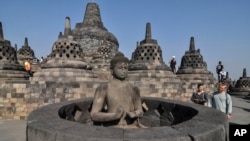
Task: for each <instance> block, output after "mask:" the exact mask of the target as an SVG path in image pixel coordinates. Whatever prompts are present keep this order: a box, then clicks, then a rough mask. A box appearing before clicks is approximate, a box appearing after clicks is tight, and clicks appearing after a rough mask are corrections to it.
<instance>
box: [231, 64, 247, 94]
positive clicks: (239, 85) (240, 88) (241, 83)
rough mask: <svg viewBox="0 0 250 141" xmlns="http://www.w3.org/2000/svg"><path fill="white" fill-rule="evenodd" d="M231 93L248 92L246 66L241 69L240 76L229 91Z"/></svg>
mask: <svg viewBox="0 0 250 141" xmlns="http://www.w3.org/2000/svg"><path fill="white" fill-rule="evenodd" d="M230 94H232V95H244V96H247V95H248V94H250V77H248V76H247V70H246V68H244V69H243V74H242V77H240V78H239V79H238V80H237V82H236V84H235V86H234V87H233V88H232V90H231V91H230Z"/></svg>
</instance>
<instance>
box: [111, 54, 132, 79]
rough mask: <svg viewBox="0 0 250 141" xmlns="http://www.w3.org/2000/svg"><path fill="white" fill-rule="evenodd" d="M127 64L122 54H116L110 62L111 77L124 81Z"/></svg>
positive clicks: (126, 59) (127, 61)
mask: <svg viewBox="0 0 250 141" xmlns="http://www.w3.org/2000/svg"><path fill="white" fill-rule="evenodd" d="M128 64H129V60H128V58H126V57H124V55H123V53H121V52H118V53H117V54H116V55H115V57H113V58H112V60H111V62H110V69H111V73H112V75H113V77H114V78H116V79H119V80H124V79H125V78H126V77H127V74H128Z"/></svg>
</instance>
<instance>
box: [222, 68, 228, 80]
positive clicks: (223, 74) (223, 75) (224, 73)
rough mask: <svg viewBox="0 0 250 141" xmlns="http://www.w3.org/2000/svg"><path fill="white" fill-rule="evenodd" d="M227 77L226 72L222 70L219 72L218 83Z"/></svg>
mask: <svg viewBox="0 0 250 141" xmlns="http://www.w3.org/2000/svg"><path fill="white" fill-rule="evenodd" d="M226 76H227V72H226V71H224V69H223V68H222V69H221V71H220V81H222V80H225V79H226Z"/></svg>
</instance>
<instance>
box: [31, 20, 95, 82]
mask: <svg viewBox="0 0 250 141" xmlns="http://www.w3.org/2000/svg"><path fill="white" fill-rule="evenodd" d="M71 33H72V32H71V28H70V18H69V17H66V19H65V29H64V34H63V35H62V34H59V37H58V40H57V41H56V42H55V43H54V44H53V47H52V52H51V53H50V55H49V57H48V58H47V61H46V62H45V63H43V64H41V68H42V69H41V71H38V72H36V73H35V74H34V76H33V80H35V81H39V80H45V81H84V80H89V79H91V78H96V77H97V76H96V74H94V73H93V72H92V71H91V70H89V69H90V68H89V65H88V64H87V63H86V62H85V61H84V59H83V51H82V48H81V46H80V44H79V43H78V42H76V41H75V40H74V37H73V36H72V34H71Z"/></svg>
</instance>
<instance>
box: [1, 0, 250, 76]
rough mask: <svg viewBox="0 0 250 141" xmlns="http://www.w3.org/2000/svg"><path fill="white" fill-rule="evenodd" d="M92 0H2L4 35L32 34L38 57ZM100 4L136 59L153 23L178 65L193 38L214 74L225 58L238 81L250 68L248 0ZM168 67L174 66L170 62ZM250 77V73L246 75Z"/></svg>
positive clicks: (106, 0) (17, 39) (15, 38)
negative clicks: (141, 42) (146, 31)
mask: <svg viewBox="0 0 250 141" xmlns="http://www.w3.org/2000/svg"><path fill="white" fill-rule="evenodd" d="M90 1H91V0H1V2H0V21H1V22H2V25H3V32H4V39H6V40H10V41H11V44H12V46H14V45H15V44H17V46H18V49H19V48H21V46H22V45H23V44H24V38H25V37H28V41H29V46H30V47H31V48H32V49H33V50H34V51H35V55H36V57H37V58H39V59H40V58H41V56H47V55H48V54H50V53H51V49H52V45H53V43H54V42H55V41H56V40H57V37H58V34H59V32H60V31H62V32H63V31H64V25H65V23H64V22H65V17H67V16H69V17H70V19H71V28H72V29H74V28H75V24H76V23H79V22H82V21H83V16H84V13H85V8H86V4H87V3H88V2H90ZM92 1H94V2H96V3H97V4H98V5H99V8H100V11H101V17H102V21H103V23H104V26H105V27H106V28H107V29H108V31H109V32H111V33H113V34H114V35H115V36H116V38H117V39H118V41H119V50H120V51H121V52H123V53H124V54H125V55H126V56H127V57H128V58H129V59H131V55H132V52H133V51H134V50H135V48H136V42H137V41H141V40H143V39H144V37H145V28H146V23H147V22H150V23H151V31H152V38H153V39H156V40H157V41H158V44H159V45H160V46H161V48H162V51H163V57H164V58H163V59H164V61H165V63H166V64H168V62H169V59H170V58H171V56H173V55H175V56H176V58H177V65H178V66H179V65H180V60H181V58H182V56H183V55H184V54H185V51H187V50H188V49H189V43H190V38H191V37H192V36H193V37H194V38H195V48H196V49H200V50H201V54H202V55H203V58H204V60H205V61H206V62H207V65H208V70H209V71H211V72H212V73H214V76H215V77H216V78H217V76H216V74H215V67H216V65H217V64H218V61H222V63H223V64H224V67H225V71H228V72H229V76H230V78H232V79H233V80H237V79H239V77H241V76H242V72H243V68H246V69H247V71H248V72H249V71H250V62H249V60H250V1H249V0H92ZM168 65H169V64H168ZM247 74H248V76H250V73H247Z"/></svg>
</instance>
